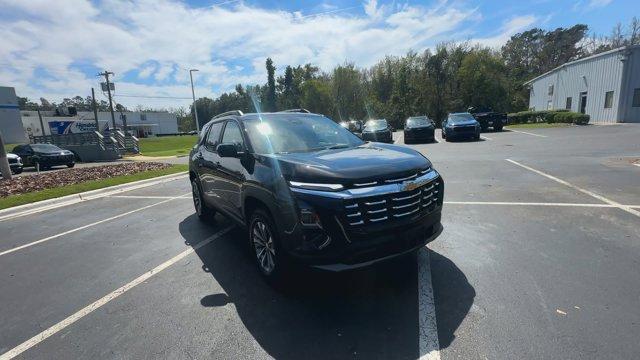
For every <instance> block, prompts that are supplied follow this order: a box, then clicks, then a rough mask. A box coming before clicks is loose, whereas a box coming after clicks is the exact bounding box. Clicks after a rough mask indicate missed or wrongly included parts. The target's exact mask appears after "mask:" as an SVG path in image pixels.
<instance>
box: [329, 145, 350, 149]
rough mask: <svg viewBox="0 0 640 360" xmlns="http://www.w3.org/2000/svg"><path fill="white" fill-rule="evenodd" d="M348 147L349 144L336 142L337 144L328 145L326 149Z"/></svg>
mask: <svg viewBox="0 0 640 360" xmlns="http://www.w3.org/2000/svg"><path fill="white" fill-rule="evenodd" d="M348 147H349V144H335V145H331V146H328V147H326V148H325V149H327V150H333V149H345V148H348Z"/></svg>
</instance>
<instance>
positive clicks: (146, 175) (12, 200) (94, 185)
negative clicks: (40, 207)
mask: <svg viewBox="0 0 640 360" xmlns="http://www.w3.org/2000/svg"><path fill="white" fill-rule="evenodd" d="M188 170H189V165H171V167H170V168H166V169H162V170H150V171H143V172H139V173H135V174H131V175H123V176H116V177H112V178H109V179H102V180H92V181H86V182H83V183H79V184H74V185H67V186H61V187H56V188H51V189H46V190H40V191H34V192H30V193H26V194H18V195H11V196H7V197H5V198H2V199H0V209H6V208H10V207H13V206H18V205H24V204H29V203H33V202H36V201H41V200H47V199H53V198H57V197H61V196H66V195H71V194H77V193H80V192H84V191H90V190H96V189H102V188H105V187H108V186H114V185H120V184H125V183H128V182H132V181H138V180H145V179H151V178H154V177H158V176H163V175H170V174H175V173H179V172H183V171H188Z"/></svg>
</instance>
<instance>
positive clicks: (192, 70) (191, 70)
mask: <svg viewBox="0 0 640 360" xmlns="http://www.w3.org/2000/svg"><path fill="white" fill-rule="evenodd" d="M194 71H200V70H198V69H190V70H189V72H194Z"/></svg>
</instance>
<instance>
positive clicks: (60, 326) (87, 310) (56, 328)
mask: <svg viewBox="0 0 640 360" xmlns="http://www.w3.org/2000/svg"><path fill="white" fill-rule="evenodd" d="M231 229H233V226H229V227H227V228H225V229H223V230H220V231H218V232H217V233H215V234H213V235H212V236H210V237H208V238H207V239H205V240H203V241H201V242H199V243H198V244H196V245H194V246H193V247H192V248H189V249H187V250H185V251H183V252H181V253H179V254H178V255H176V256H174V257H172V258H171V259H169V260H167V261H165V262H163V263H162V264H160V265H158V266H156V267H155V268H153V269H151V270H149V271H147V272H146V273H144V274H142V275H140V276H138V277H137V278H135V279H134V280H133V281H131V282H129V283H127V284H125V285H123V286H121V287H119V288H117V289H116V290H114V291H112V292H110V293H109V294H107V295H105V296H103V297H102V298H100V299H98V300H96V301H94V302H93V303H91V304H89V305H87V306H86V307H84V308H82V309H80V310H79V311H77V312H76V313H75V314H73V315H71V316H69V317H67V318H66V319H64V320H62V321H60V322H59V323H57V324H55V325H53V326H51V327H50V328H48V329H46V330H45V331H43V332H41V333H39V334H37V335H36V336H34V337H32V338H31V339H29V340H27V341H25V342H23V343H22V344H20V345H18V346H16V347H14V348H13V349H11V350H9V351H7V352H6V353H4V354H2V355H0V360H9V359H13V358H14V357H16V356H18V355H20V354H22V353H23V352H25V351H27V350H29V349H30V348H32V347H34V346H36V345H38V344H39V343H41V342H42V341H44V340H45V339H47V338H48V337H50V336H52V335H54V334H56V333H58V332H60V331H61V330H64V329H65V328H66V327H68V326H69V325H71V324H73V323H74V322H76V321H78V320H80V319H82V318H83V317H85V316H87V315H89V314H91V313H92V312H94V311H96V310H97V309H99V308H101V307H102V306H104V305H105V304H107V303H109V302H110V301H112V300H114V299H116V298H117V297H119V296H120V295H122V294H124V293H126V292H127V291H129V290H131V289H133V288H134V287H135V286H137V285H140V284H142V283H143V282H145V281H147V280H149V278H151V277H152V276H154V275H156V274H158V273H160V272H161V271H162V270H164V269H166V268H168V267H170V266H171V265H173V264H175V263H177V262H178V261H180V260H182V259H184V258H185V257H186V256H188V255H190V254H191V253H193V252H194V251H196V250H198V249H200V248H201V247H203V246H205V245H208V244H209V243H211V242H212V241H214V240H216V239H217V238H219V237H221V236H222V235H224V234H226V233H227V232H229V231H230V230H231Z"/></svg>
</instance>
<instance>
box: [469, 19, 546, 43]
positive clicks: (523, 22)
mask: <svg viewBox="0 0 640 360" xmlns="http://www.w3.org/2000/svg"><path fill="white" fill-rule="evenodd" d="M539 22H540V19H539V18H538V17H536V16H534V15H524V16H516V17H514V18H512V19H510V20H507V21H506V22H505V23H504V24H503V25H502V26H501V27H500V32H499V33H498V34H496V35H494V36H491V37H486V38H476V39H472V40H471V41H472V42H474V43H479V44H482V45H484V46H489V47H493V48H496V47H500V46H502V45H504V44H505V43H506V42H507V41H508V40H509V38H510V37H511V36H512V35H515V34H516V33H519V32H521V31H524V30H527V29H528V28H530V27H531V26H532V25H534V24H536V23H539Z"/></svg>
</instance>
